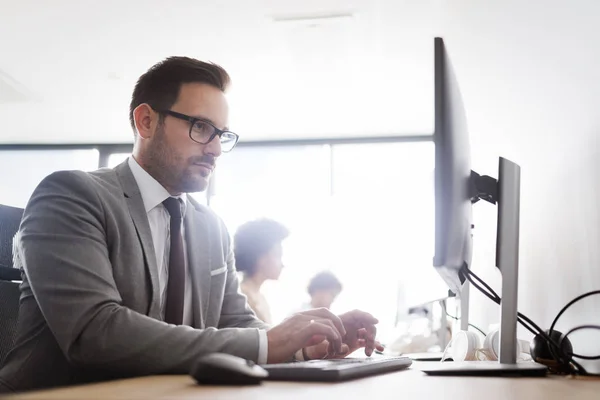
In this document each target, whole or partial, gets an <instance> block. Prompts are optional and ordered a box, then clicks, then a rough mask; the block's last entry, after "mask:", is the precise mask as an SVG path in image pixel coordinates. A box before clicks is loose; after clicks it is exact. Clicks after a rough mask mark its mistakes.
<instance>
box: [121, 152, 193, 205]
mask: <svg viewBox="0 0 600 400" xmlns="http://www.w3.org/2000/svg"><path fill="white" fill-rule="evenodd" d="M127 162H128V164H129V168H130V169H131V173H132V174H133V178H134V179H135V182H136V183H137V185H138V187H139V188H140V195H141V196H142V200H143V202H144V208H145V209H146V213H149V212H150V210H152V209H154V208H155V207H156V206H158V205H160V204H162V202H163V201H165V200H166V199H167V198H169V197H175V198H178V199H180V200H181V203H182V209H181V211H182V215H185V210H186V208H187V202H186V201H185V200H186V198H185V197H184V195H183V194H181V195H179V196H171V195H170V194H169V192H168V191H167V189H165V188H164V186H163V185H161V184H160V183H158V181H157V180H156V179H154V178H153V177H152V175H150V174H149V173H148V172H146V170H145V169H143V168H142V167H141V166H140V164H138V162H137V161H136V160H135V158H133V156H129V159H128V160H127Z"/></svg>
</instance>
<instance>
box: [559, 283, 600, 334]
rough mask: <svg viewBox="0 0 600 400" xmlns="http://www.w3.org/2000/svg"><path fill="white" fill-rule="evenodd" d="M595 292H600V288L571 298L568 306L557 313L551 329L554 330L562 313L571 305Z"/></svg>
mask: <svg viewBox="0 0 600 400" xmlns="http://www.w3.org/2000/svg"><path fill="white" fill-rule="evenodd" d="M594 294H600V290H593V291H591V292H587V293H584V294H582V295H581V296H577V297H575V298H574V299H573V300H571V301H570V302H569V303H567V305H566V306H564V307H563V308H562V310H560V312H559V313H558V314H557V315H556V317H555V318H554V321H552V325H550V331H553V330H554V326H556V323H557V322H558V319H559V318H560V317H561V315H563V313H564V312H565V311H567V309H568V308H569V307H571V306H572V305H573V304H575V303H577V302H578V301H579V300H582V299H584V298H586V297H588V296H591V295H594Z"/></svg>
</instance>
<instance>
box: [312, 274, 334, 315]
mask: <svg viewBox="0 0 600 400" xmlns="http://www.w3.org/2000/svg"><path fill="white" fill-rule="evenodd" d="M341 291H342V283H341V282H340V281H339V280H338V278H336V276H335V275H333V274H332V273H331V272H327V271H325V272H320V273H318V274H317V275H315V276H314V277H313V278H312V279H311V280H310V283H309V284H308V294H309V295H310V307H308V308H320V307H324V308H328V309H329V308H331V305H332V304H333V302H334V301H335V299H336V297H337V296H338V295H339V294H340V292H341Z"/></svg>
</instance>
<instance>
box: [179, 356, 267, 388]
mask: <svg viewBox="0 0 600 400" xmlns="http://www.w3.org/2000/svg"><path fill="white" fill-rule="evenodd" d="M190 375H191V376H192V377H193V378H194V379H195V380H196V382H198V383H199V384H201V385H258V384H260V382H261V381H262V380H263V379H265V378H266V377H267V376H269V373H268V372H267V371H266V370H265V369H264V368H262V367H260V366H259V365H256V364H255V363H254V362H253V361H250V360H245V359H243V358H240V357H236V356H233V355H231V354H225V353H211V354H208V355H206V356H204V357H202V358H200V359H199V360H198V362H197V363H196V365H195V366H194V367H193V368H192V371H191V372H190Z"/></svg>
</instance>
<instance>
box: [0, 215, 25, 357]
mask: <svg viewBox="0 0 600 400" xmlns="http://www.w3.org/2000/svg"><path fill="white" fill-rule="evenodd" d="M22 217H23V209H21V208H16V207H10V206H5V205H0V366H2V364H3V363H4V358H5V357H6V355H7V354H8V352H9V351H10V349H11V348H12V346H13V344H14V341H15V333H16V331H17V319H18V317H19V297H20V291H19V283H18V282H11V281H15V280H20V279H21V271H20V270H18V269H16V268H13V252H12V249H13V245H12V243H13V238H14V236H15V234H16V233H17V231H18V230H19V225H20V224H21V218H22Z"/></svg>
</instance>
